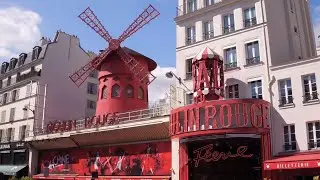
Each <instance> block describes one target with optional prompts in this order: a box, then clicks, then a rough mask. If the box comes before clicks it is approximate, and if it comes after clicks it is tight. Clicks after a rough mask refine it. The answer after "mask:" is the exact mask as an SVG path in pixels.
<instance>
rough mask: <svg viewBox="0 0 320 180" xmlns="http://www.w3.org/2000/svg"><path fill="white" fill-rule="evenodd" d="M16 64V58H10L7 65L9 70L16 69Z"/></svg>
mask: <svg viewBox="0 0 320 180" xmlns="http://www.w3.org/2000/svg"><path fill="white" fill-rule="evenodd" d="M17 62H18V59H17V58H12V59H11V60H10V65H9V70H12V69H14V68H15V67H16V65H17Z"/></svg>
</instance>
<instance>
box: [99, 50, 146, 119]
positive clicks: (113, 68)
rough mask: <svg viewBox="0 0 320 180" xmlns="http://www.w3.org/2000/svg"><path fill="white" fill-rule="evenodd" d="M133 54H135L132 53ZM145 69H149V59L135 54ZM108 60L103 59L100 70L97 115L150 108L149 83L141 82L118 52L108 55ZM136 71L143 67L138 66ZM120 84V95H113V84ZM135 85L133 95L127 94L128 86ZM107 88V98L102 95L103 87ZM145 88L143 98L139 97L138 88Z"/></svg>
mask: <svg viewBox="0 0 320 180" xmlns="http://www.w3.org/2000/svg"><path fill="white" fill-rule="evenodd" d="M132 56H133V55H132ZM134 58H135V59H136V60H137V61H138V62H139V64H140V66H141V67H142V68H143V69H144V71H149V70H148V69H149V67H148V60H147V59H146V58H144V57H142V56H134ZM107 59H108V60H107V61H103V62H102V64H101V65H100V70H99V87H98V89H99V94H98V101H97V108H96V115H104V114H107V113H117V112H120V113H121V112H127V111H133V110H139V109H147V108H148V85H147V84H146V83H139V81H138V79H136V78H135V77H134V76H133V75H132V73H131V72H130V70H129V69H128V68H127V66H126V65H125V63H124V62H123V61H122V60H121V59H120V57H119V56H118V55H116V54H111V55H109V56H108V58H107ZM135 70H136V71H141V69H139V68H136V69H135ZM115 84H117V85H119V86H120V97H111V95H112V94H111V93H112V86H113V85H115ZM128 85H131V86H132V87H133V92H134V94H133V97H127V96H126V87H127V86H128ZM104 86H105V87H106V88H107V98H101V97H102V88H103V87H104ZM140 87H141V88H142V89H143V93H144V97H143V99H138V89H139V88H140Z"/></svg>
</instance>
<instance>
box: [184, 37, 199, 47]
mask: <svg viewBox="0 0 320 180" xmlns="http://www.w3.org/2000/svg"><path fill="white" fill-rule="evenodd" d="M196 42H197V41H196V36H192V37H187V38H186V46H188V45H191V44H194V43H196Z"/></svg>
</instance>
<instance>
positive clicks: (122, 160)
mask: <svg viewBox="0 0 320 180" xmlns="http://www.w3.org/2000/svg"><path fill="white" fill-rule="evenodd" d="M39 161H40V164H39V165H40V169H41V173H43V169H44V167H49V172H50V173H51V174H78V175H84V176H89V175H91V172H92V171H95V170H98V173H99V175H118V176H121V175H131V176H139V175H159V176H160V175H163V176H165V175H170V174H171V171H170V169H171V143H170V142H157V143H145V144H133V145H123V146H113V147H97V148H85V149H63V150H52V151H43V152H40V157H39Z"/></svg>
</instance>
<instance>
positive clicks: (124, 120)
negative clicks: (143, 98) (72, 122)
mask: <svg viewBox="0 0 320 180" xmlns="http://www.w3.org/2000/svg"><path fill="white" fill-rule="evenodd" d="M149 106H150V108H149V109H143V110H138V111H131V112H125V113H117V114H116V118H115V121H114V122H113V123H106V124H108V125H109V126H110V125H121V124H128V123H133V122H140V121H146V120H149V119H150V118H155V117H161V116H165V115H169V114H170V110H171V107H170V104H169V103H161V102H159V103H154V104H151V105H149ZM108 125H104V126H100V127H106V126H108ZM96 128H97V126H95V127H93V126H92V127H87V126H86V119H79V120H76V126H75V127H72V129H71V130H69V131H79V130H83V129H96ZM62 132H65V131H61V130H60V129H57V130H53V131H52V132H49V131H48V130H47V128H44V129H35V130H34V132H33V135H35V136H37V135H44V134H51V133H62Z"/></svg>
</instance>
